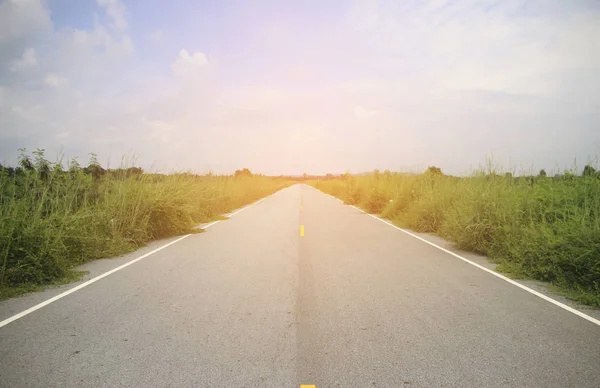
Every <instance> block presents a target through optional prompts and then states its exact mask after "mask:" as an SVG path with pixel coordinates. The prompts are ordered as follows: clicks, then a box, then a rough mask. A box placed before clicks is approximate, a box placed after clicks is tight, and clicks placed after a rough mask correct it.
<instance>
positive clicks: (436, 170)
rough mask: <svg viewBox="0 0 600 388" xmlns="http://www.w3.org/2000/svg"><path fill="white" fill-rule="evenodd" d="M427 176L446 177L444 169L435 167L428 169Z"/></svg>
mask: <svg viewBox="0 0 600 388" xmlns="http://www.w3.org/2000/svg"><path fill="white" fill-rule="evenodd" d="M425 173H426V174H431V175H444V174H442V169H441V168H439V167H435V166H429V167H428V168H427V171H425Z"/></svg>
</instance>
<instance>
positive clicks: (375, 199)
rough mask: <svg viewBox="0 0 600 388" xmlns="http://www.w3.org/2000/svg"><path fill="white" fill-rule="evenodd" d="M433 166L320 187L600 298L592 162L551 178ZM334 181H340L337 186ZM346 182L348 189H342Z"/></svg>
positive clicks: (599, 200)
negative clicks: (453, 172) (459, 173)
mask: <svg viewBox="0 0 600 388" xmlns="http://www.w3.org/2000/svg"><path fill="white" fill-rule="evenodd" d="M438 170H439V169H438V168H437V167H430V168H429V169H428V170H427V171H426V173H424V174H421V175H405V174H398V173H396V174H391V173H389V174H388V173H387V172H386V173H385V174H377V175H376V176H358V177H351V176H345V177H344V178H343V179H338V180H329V181H327V182H326V184H324V183H322V182H317V183H315V187H316V188H318V189H321V190H323V191H325V192H328V193H330V194H332V195H336V196H338V197H339V198H341V199H344V200H345V201H347V202H348V203H353V204H359V205H360V206H361V207H362V208H363V209H364V210H365V211H368V212H374V213H381V214H382V215H383V216H384V217H387V218H389V219H391V220H393V221H394V222H396V223H398V224H400V225H401V226H405V227H409V228H412V229H415V230H417V231H421V232H433V233H437V234H439V235H441V236H443V237H445V238H446V239H448V240H450V241H452V242H454V243H456V244H457V245H458V246H459V247H460V248H463V249H467V250H471V251H475V252H480V253H483V254H486V255H488V256H489V257H490V259H491V260H492V261H494V262H497V263H499V266H498V269H499V270H500V271H504V272H506V273H511V274H513V275H515V276H521V277H527V278H532V279H539V280H544V281H549V282H552V283H553V284H555V285H557V286H559V287H561V288H562V289H564V290H566V291H567V292H569V293H571V296H572V297H574V298H575V299H578V300H580V301H583V302H585V303H588V304H591V305H596V306H600V180H599V179H598V178H597V173H596V171H595V169H593V168H592V167H587V168H586V169H585V170H584V172H583V174H582V176H577V175H576V174H574V173H573V172H570V171H566V172H565V173H564V174H561V175H556V176H555V177H554V178H553V179H550V178H547V177H546V174H545V171H544V172H540V174H539V176H537V177H513V176H512V174H510V173H508V174H496V173H495V172H493V171H488V172H485V171H479V172H476V173H475V174H473V176H471V177H467V178H457V177H451V176H446V175H443V174H441V170H439V171H438ZM334 188H335V189H334ZM342 189H345V190H344V191H342Z"/></svg>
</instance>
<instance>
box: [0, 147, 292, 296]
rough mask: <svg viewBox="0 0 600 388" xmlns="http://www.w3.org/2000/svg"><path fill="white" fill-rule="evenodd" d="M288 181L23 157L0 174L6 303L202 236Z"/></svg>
mask: <svg viewBox="0 0 600 388" xmlns="http://www.w3.org/2000/svg"><path fill="white" fill-rule="evenodd" d="M289 184H290V182H288V181H286V180H283V179H275V178H270V177H265V176H257V175H251V174H247V173H244V174H239V176H213V175H204V176H199V175H193V174H189V173H183V174H170V175H160V174H144V173H143V172H142V171H141V169H135V168H130V169H119V170H108V171H107V170H104V169H102V168H101V167H100V166H99V165H98V164H97V162H96V161H95V159H94V158H93V159H92V162H91V163H90V166H88V167H86V168H81V167H80V166H79V165H78V164H77V163H76V162H75V161H73V162H72V163H71V164H70V166H69V168H68V169H67V170H63V166H62V165H61V164H60V163H50V162H48V161H47V160H46V159H44V156H43V151H37V152H36V153H34V157H31V156H29V155H26V154H24V155H22V158H21V167H20V168H16V169H15V168H4V167H3V168H1V169H0V205H1V206H0V299H3V298H7V297H11V296H15V295H18V294H21V293H24V292H29V291H34V290H38V289H40V287H41V286H46V285H54V284H59V283H61V282H68V281H73V280H76V279H77V278H78V277H79V276H80V274H77V273H76V272H75V271H74V270H73V269H74V268H75V267H76V266H78V265H80V264H83V263H85V262H88V261H90V260H94V259H99V258H106V257H113V256H118V255H121V254H124V253H127V252H130V251H133V250H136V249H138V248H140V247H142V246H144V245H145V244H146V243H148V242H149V241H152V240H155V239H160V238H165V237H170V236H176V235H182V234H187V233H198V232H201V231H202V230H201V229H200V230H199V229H195V227H196V226H197V225H198V224H199V223H204V222H209V221H213V220H221V219H226V217H223V216H222V215H221V214H223V213H227V212H230V211H232V210H234V209H237V208H239V207H241V206H243V205H246V204H248V203H251V202H254V201H256V200H258V199H259V198H262V197H264V196H266V195H268V194H271V193H273V192H275V191H277V190H279V189H281V188H283V187H285V186H288V185H289Z"/></svg>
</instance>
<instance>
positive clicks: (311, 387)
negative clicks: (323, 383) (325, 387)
mask: <svg viewBox="0 0 600 388" xmlns="http://www.w3.org/2000/svg"><path fill="white" fill-rule="evenodd" d="M300 388H317V386H316V385H314V384H300Z"/></svg>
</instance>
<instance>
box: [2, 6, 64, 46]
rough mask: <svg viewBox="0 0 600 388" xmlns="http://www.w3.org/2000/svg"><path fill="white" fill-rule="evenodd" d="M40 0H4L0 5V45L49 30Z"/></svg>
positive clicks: (46, 12)
mask: <svg viewBox="0 0 600 388" xmlns="http://www.w3.org/2000/svg"><path fill="white" fill-rule="evenodd" d="M51 25H52V22H51V21H50V14H49V12H48V10H47V9H46V7H45V6H44V2H43V1H42V0H4V1H2V2H1V3H0V43H3V42H7V41H10V40H12V39H15V38H20V37H24V36H28V35H31V34H34V33H37V32H40V31H42V30H44V29H48V28H50V26H51Z"/></svg>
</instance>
